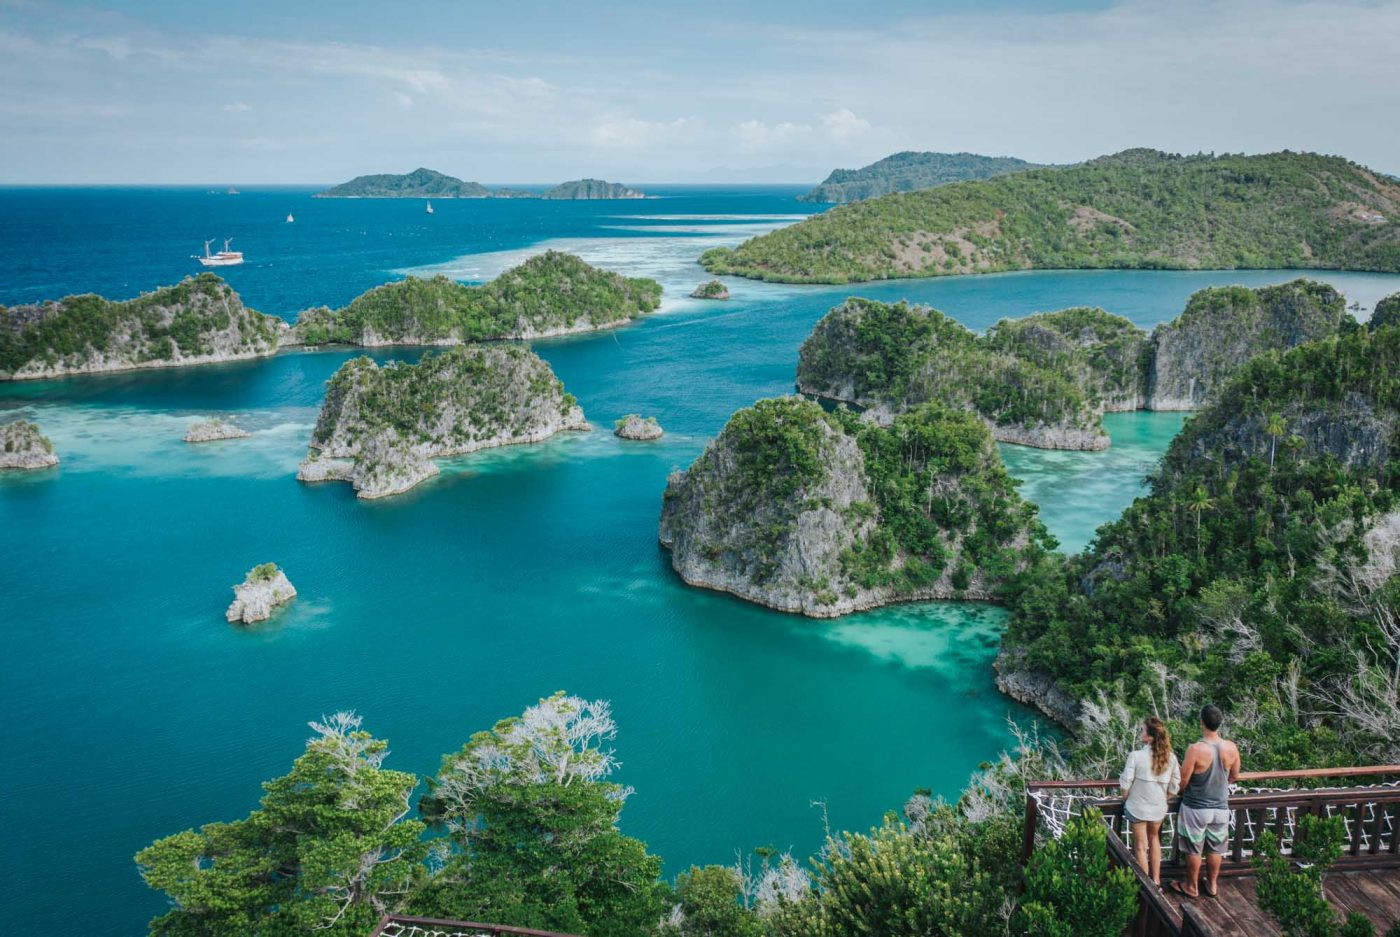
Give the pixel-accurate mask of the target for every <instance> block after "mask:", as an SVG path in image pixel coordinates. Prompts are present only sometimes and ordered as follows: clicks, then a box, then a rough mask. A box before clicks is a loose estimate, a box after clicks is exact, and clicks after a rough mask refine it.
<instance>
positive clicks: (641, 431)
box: [613, 413, 666, 439]
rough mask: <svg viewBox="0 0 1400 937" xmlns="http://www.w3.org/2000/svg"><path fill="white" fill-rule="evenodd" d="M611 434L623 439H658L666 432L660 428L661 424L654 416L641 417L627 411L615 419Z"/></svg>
mask: <svg viewBox="0 0 1400 937" xmlns="http://www.w3.org/2000/svg"><path fill="white" fill-rule="evenodd" d="M613 435H614V436H621V437H622V438H623V439H660V438H661V437H662V436H664V435H666V433H665V431H664V430H662V429H661V424H660V423H658V422H656V417H654V416H649V417H641V416H638V415H637V414H635V413H629V414H627V415H626V416H624V417H623V418H622V419H620V420H618V421H617V423H616V424H615V426H614V429H613Z"/></svg>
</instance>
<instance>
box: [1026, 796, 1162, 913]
mask: <svg viewBox="0 0 1400 937" xmlns="http://www.w3.org/2000/svg"><path fill="white" fill-rule="evenodd" d="M1107 846H1108V832H1107V828H1106V827H1105V826H1104V824H1103V818H1102V816H1100V814H1099V813H1098V811H1096V810H1092V809H1090V810H1087V811H1086V812H1085V813H1084V814H1083V815H1082V816H1079V817H1076V818H1074V819H1073V820H1071V821H1070V822H1069V823H1068V824H1067V826H1066V827H1065V832H1064V835H1063V836H1061V837H1060V838H1059V839H1052V840H1050V841H1049V842H1047V843H1046V844H1045V845H1044V846H1043V847H1041V848H1040V849H1037V850H1036V851H1035V852H1034V853H1032V854H1031V859H1030V862H1029V863H1028V864H1027V865H1026V893H1025V896H1024V897H1023V898H1022V900H1021V906H1020V909H1019V920H1018V921H1017V922H1016V923H1017V925H1018V927H1019V928H1020V930H1021V932H1023V933H1025V934H1027V935H1030V937H1119V935H1120V934H1122V933H1124V931H1125V930H1126V929H1127V927H1128V925H1129V924H1130V923H1132V920H1133V917H1134V916H1135V915H1136V914H1137V904H1138V902H1137V880H1136V879H1135V878H1134V877H1133V873H1132V872H1131V871H1129V870H1128V869H1121V868H1120V869H1110V868H1109V864H1108V848H1107Z"/></svg>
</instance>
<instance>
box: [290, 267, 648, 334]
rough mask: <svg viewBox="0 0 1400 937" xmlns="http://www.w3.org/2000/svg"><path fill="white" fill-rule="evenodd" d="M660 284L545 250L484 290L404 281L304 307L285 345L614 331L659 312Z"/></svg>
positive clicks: (440, 282) (436, 279)
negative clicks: (338, 302) (347, 299)
mask: <svg viewBox="0 0 1400 937" xmlns="http://www.w3.org/2000/svg"><path fill="white" fill-rule="evenodd" d="M660 303H661V285H660V284H659V283H657V282H656V281H654V280H648V279H644V278H628V277H624V276H621V275H620V274H616V273H612V272H609V271H606V270H600V269H598V268H597V267H593V266H590V265H589V264H587V263H584V262H583V261H582V260H580V259H579V258H577V257H575V256H573V255H572V254H564V253H560V252H559V251H546V252H545V253H543V254H538V255H536V256H534V257H531V258H530V259H529V260H527V261H525V263H523V264H521V265H520V266H518V267H514V268H512V269H510V270H507V271H506V272H505V273H503V274H501V275H500V276H499V277H497V278H496V279H494V280H492V281H491V282H490V283H487V284H485V285H483V286H466V285H464V284H462V283H457V282H456V281H454V280H449V279H448V278H447V277H443V276H437V277H433V278H431V279H427V280H424V279H419V278H417V277H408V278H407V279H404V280H399V281H397V282H395V283H386V284H384V285H383V286H377V287H375V288H374V289H372V290H369V291H368V292H366V293H363V294H361V295H360V296H357V297H356V298H355V299H354V300H352V301H351V303H350V305H348V306H346V307H345V308H344V309H336V310H331V309H328V308H325V307H320V308H317V309H308V310H306V311H304V312H303V313H302V314H301V315H300V316H298V317H297V322H296V325H295V326H294V327H293V329H292V333H291V336H290V338H289V339H288V341H294V342H296V343H298V344H305V345H320V344H326V343H331V342H338V343H347V344H354V345H363V346H366V347H372V346H377V345H458V344H461V343H463V342H474V341H485V340H489V339H502V338H518V339H530V338H543V337H545V336H550V335H568V334H573V333H576V332H592V331H596V330H598V329H608V328H615V327H617V326H620V325H625V324H626V323H628V322H630V321H632V320H633V319H634V318H636V317H637V316H640V315H644V314H645V313H648V312H651V311H652V310H654V309H656V308H657V306H659V305H660Z"/></svg>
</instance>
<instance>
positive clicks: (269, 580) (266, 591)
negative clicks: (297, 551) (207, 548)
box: [224, 563, 297, 625]
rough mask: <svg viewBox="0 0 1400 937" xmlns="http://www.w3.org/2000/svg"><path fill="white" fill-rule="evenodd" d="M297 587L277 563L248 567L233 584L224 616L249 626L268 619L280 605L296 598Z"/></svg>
mask: <svg viewBox="0 0 1400 937" xmlns="http://www.w3.org/2000/svg"><path fill="white" fill-rule="evenodd" d="M296 594H297V590H296V589H295V588H294V587H293V586H292V584H291V582H290V581H288V579H287V574H286V573H284V572H282V570H280V569H278V568H277V564H276V563H263V564H262V565H261V566H254V567H253V568H252V569H250V570H248V575H247V576H245V577H244V578H243V581H242V582H241V583H239V584H238V585H236V586H234V587H233V602H232V603H231V604H230V605H229V607H228V611H227V612H225V613H224V617H225V618H226V619H228V620H229V621H237V622H242V623H243V624H245V625H251V624H253V623H255V622H259V621H267V620H268V619H269V618H271V617H272V613H273V612H274V611H275V610H276V609H277V608H278V607H279V606H282V605H286V604H287V603H288V602H290V601H291V600H292V599H294V598H296Z"/></svg>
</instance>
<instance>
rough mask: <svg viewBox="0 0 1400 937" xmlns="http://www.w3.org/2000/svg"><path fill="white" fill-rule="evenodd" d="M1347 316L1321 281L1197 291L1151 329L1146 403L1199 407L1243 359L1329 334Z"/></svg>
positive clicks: (1338, 296) (1337, 297)
mask: <svg viewBox="0 0 1400 937" xmlns="http://www.w3.org/2000/svg"><path fill="white" fill-rule="evenodd" d="M1346 318H1347V311H1346V301H1345V300H1344V299H1343V298H1342V296H1341V294H1340V293H1338V292H1337V291H1336V290H1335V289H1333V288H1332V287H1330V286H1327V285H1326V284H1324V283H1314V282H1310V281H1307V280H1295V281H1293V282H1292V283H1285V284H1283V285H1282V286H1270V287H1264V288H1263V289H1248V288H1247V287H1243V286H1229V287H1220V288H1215V289H1204V290H1201V291H1199V292H1197V293H1195V294H1194V295H1192V297H1191V299H1190V301H1189V302H1188V303H1187V305H1186V311H1185V312H1183V313H1182V314H1181V315H1179V316H1177V317H1176V318H1175V319H1174V320H1172V321H1171V322H1169V323H1167V324H1165V325H1160V326H1158V327H1157V329H1156V330H1155V331H1154V332H1153V333H1152V354H1151V358H1150V363H1149V365H1148V374H1147V406H1148V408H1149V409H1152V410H1199V409H1200V408H1201V406H1202V405H1203V404H1204V403H1205V402H1206V400H1207V398H1208V397H1209V396H1210V394H1211V392H1212V391H1213V390H1215V389H1216V388H1217V387H1219V386H1220V385H1221V384H1222V383H1224V382H1225V381H1226V380H1228V379H1229V378H1230V376H1231V375H1233V374H1234V373H1235V372H1236V371H1238V370H1239V367H1240V365H1242V364H1243V363H1244V362H1246V361H1248V360H1249V359H1250V358H1253V357H1254V356H1255V355H1259V354H1262V353H1263V352H1266V351H1286V350H1288V349H1289V348H1294V347H1296V346H1298V345H1301V344H1303V343H1304V342H1309V341H1313V340H1314V339H1319V338H1327V337H1329V336H1332V335H1336V334H1337V332H1338V331H1339V330H1340V329H1341V327H1342V322H1343V321H1344V320H1345V319H1346Z"/></svg>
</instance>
